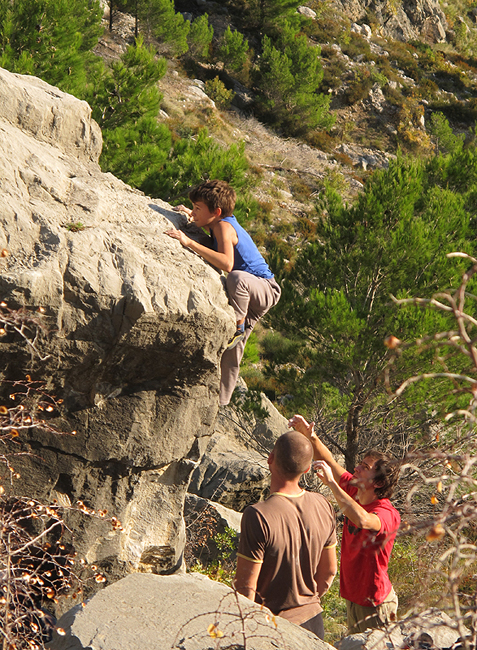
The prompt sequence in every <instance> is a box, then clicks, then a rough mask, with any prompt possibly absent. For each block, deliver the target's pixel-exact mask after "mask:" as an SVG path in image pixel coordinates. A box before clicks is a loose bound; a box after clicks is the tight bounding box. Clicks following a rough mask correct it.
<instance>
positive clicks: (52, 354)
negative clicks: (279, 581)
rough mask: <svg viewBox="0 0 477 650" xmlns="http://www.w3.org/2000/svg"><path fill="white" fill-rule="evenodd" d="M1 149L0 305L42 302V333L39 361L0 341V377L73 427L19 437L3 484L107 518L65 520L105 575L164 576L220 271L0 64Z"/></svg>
mask: <svg viewBox="0 0 477 650" xmlns="http://www.w3.org/2000/svg"><path fill="white" fill-rule="evenodd" d="M0 152H1V155H0V183H1V193H0V215H1V216H0V250H1V249H5V250H6V251H7V254H6V256H5V257H2V258H0V270H1V273H0V298H1V299H2V300H4V301H6V302H7V304H8V306H9V307H10V308H17V307H19V306H25V307H27V308H30V309H33V310H35V309H36V308H37V307H38V306H43V307H44V308H45V310H46V317H47V324H48V327H49V329H50V331H51V335H50V336H49V337H47V338H44V340H43V341H42V343H41V344H39V346H40V347H41V353H42V356H43V357H45V358H44V360H43V361H40V360H39V358H38V357H36V356H35V355H34V358H33V360H31V359H30V355H29V353H28V351H27V350H26V346H24V345H21V340H19V338H18V337H17V338H15V336H13V335H9V336H7V337H4V338H2V339H0V354H1V359H2V366H1V368H2V378H3V379H19V378H22V377H24V376H25V374H24V373H25V371H28V372H29V373H30V375H31V376H32V378H33V379H40V378H41V379H44V380H45V381H46V382H47V384H48V386H49V389H50V390H51V391H56V394H57V395H58V396H59V397H62V398H63V399H64V413H63V414H62V417H61V418H58V419H57V421H56V424H57V425H58V426H59V427H60V428H61V429H62V430H66V431H71V430H76V432H77V434H76V435H75V436H65V437H58V436H56V435H53V434H48V433H39V432H36V433H35V432H31V433H30V434H29V435H28V436H27V440H26V442H25V445H26V447H24V449H25V450H26V451H32V452H34V454H35V455H33V456H20V457H18V458H17V459H15V461H14V466H15V470H16V471H18V472H19V473H20V474H21V477H22V478H21V479H20V480H19V481H16V482H14V484H13V487H12V488H11V490H13V491H14V492H16V493H20V494H27V495H29V496H37V497H39V498H41V499H45V500H48V499H51V498H53V497H55V496H60V497H61V499H63V501H64V500H66V501H68V500H69V501H71V503H73V504H74V503H75V502H76V501H77V500H78V499H81V500H82V501H83V502H84V503H85V504H86V505H87V506H88V507H91V508H95V509H98V508H101V509H105V508H107V509H108V511H109V513H110V514H111V515H115V516H117V517H118V518H119V519H120V520H121V522H122V525H123V528H124V530H123V531H120V530H117V531H115V532H109V531H108V529H107V526H105V525H104V523H103V522H100V521H97V520H95V519H91V518H90V519H88V518H87V519H86V520H85V519H83V518H81V519H77V520H76V519H75V517H74V515H71V516H72V517H73V518H72V519H71V520H70V523H71V525H72V526H73V527H74V528H75V530H76V540H75V544H76V546H77V548H78V550H79V552H80V553H83V554H85V555H86V557H87V559H88V560H90V561H94V562H95V563H97V564H99V565H100V566H102V567H103V568H104V569H105V570H106V571H107V572H108V571H109V573H110V575H114V574H115V575H116V576H118V575H119V576H120V575H124V574H125V572H126V571H128V570H131V569H132V570H134V569H137V568H138V567H139V568H141V569H142V570H152V571H156V572H168V571H172V570H174V569H175V568H177V567H178V566H179V565H180V564H181V556H182V550H183V544H184V541H183V540H184V530H183V520H182V516H181V515H182V509H183V502H184V498H185V493H186V489H187V485H188V481H189V475H190V472H191V470H192V469H193V468H194V462H193V461H197V460H198V459H199V458H200V456H201V454H202V451H203V448H204V447H205V445H206V442H205V441H206V440H207V436H210V434H211V432H212V426H213V423H214V420H215V417H216V413H217V408H218V397H217V396H218V384H219V362H220V356H221V353H222V351H223V349H224V346H225V343H226V341H227V339H228V337H229V336H230V335H231V334H232V332H233V330H234V316H233V311H232V309H231V308H230V307H229V306H228V303H227V298H226V294H225V292H224V289H223V285H222V282H221V279H220V276H219V274H218V273H217V272H216V271H215V270H214V269H212V268H211V267H210V266H208V265H207V264H206V263H204V262H203V261H202V260H201V258H199V257H198V256H196V255H193V254H192V253H191V252H190V251H186V250H185V249H183V248H182V247H181V246H180V244H179V243H178V242H177V241H176V240H172V239H171V238H169V237H168V236H167V235H165V234H164V231H165V230H166V229H167V228H170V227H174V226H178V225H180V224H182V225H183V224H184V221H185V217H183V216H181V215H179V214H177V213H174V212H172V211H171V209H170V206H169V205H168V204H166V203H164V202H162V201H160V200H153V199H150V198H148V197H146V196H144V195H143V194H142V193H140V192H137V191H134V190H132V189H131V188H130V187H128V186H127V185H125V184H124V183H122V182H121V181H119V180H118V179H116V178H115V177H113V176H112V175H111V174H104V173H102V172H101V170H100V168H99V165H98V158H99V155H100V152H101V133H100V129H99V127H98V126H97V124H95V122H94V121H92V119H91V115H90V109H89V106H88V105H87V104H86V103H85V102H81V101H78V100H77V99H75V98H73V97H71V96H69V95H66V94H64V93H62V92H60V91H58V89H56V88H53V87H51V86H49V85H48V84H46V83H44V82H42V81H40V80H38V79H35V78H33V77H29V76H20V75H14V74H10V73H8V72H6V71H4V70H0ZM196 236H199V234H198V233H197V232H196ZM7 394H8V393H7ZM204 437H205V438H204ZM5 487H7V486H5Z"/></svg>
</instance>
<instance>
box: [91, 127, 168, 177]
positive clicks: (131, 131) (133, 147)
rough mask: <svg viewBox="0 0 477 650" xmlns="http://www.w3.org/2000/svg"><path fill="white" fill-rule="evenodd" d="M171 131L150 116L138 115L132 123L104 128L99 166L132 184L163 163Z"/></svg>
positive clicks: (166, 156)
mask: <svg viewBox="0 0 477 650" xmlns="http://www.w3.org/2000/svg"><path fill="white" fill-rule="evenodd" d="M171 145H172V137H171V132H170V131H169V129H168V128H167V126H165V125H164V124H158V123H157V120H156V119H155V118H152V117H142V118H140V119H139V120H138V121H137V122H136V123H135V124H133V125H126V126H119V127H117V128H116V129H113V130H112V131H105V133H104V140H103V152H102V155H101V167H102V169H103V171H108V172H111V173H112V174H114V175H115V176H117V177H118V178H121V179H122V180H124V181H125V182H127V183H128V184H129V185H132V186H133V187H142V186H143V185H144V183H145V182H146V179H147V178H148V177H149V176H150V174H151V173H154V172H155V170H156V169H158V168H160V167H161V166H162V165H164V163H165V162H166V160H167V158H168V155H169V152H170V150H171Z"/></svg>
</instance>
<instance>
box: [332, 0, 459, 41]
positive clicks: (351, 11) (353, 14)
mask: <svg viewBox="0 0 477 650" xmlns="http://www.w3.org/2000/svg"><path fill="white" fill-rule="evenodd" d="M335 2H336V4H337V6H338V7H339V8H340V9H343V10H344V11H345V12H346V14H347V15H348V16H349V17H350V19H351V20H352V21H356V22H363V21H364V20H367V15H368V12H370V11H371V12H373V14H374V16H375V17H376V19H377V21H378V22H379V24H380V26H381V33H382V35H383V36H385V37H388V38H394V39H397V40H401V41H409V40H412V39H415V38H419V37H423V38H425V39H427V40H428V41H429V42H431V43H440V42H443V41H444V40H445V38H446V36H445V34H446V30H447V27H448V25H447V19H446V17H445V14H444V12H443V11H442V9H441V7H440V4H439V2H438V0H404V1H403V2H402V3H399V4H396V5H393V6H391V5H390V4H389V3H388V2H386V0H335Z"/></svg>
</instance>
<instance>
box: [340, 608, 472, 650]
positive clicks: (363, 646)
mask: <svg viewBox="0 0 477 650" xmlns="http://www.w3.org/2000/svg"><path fill="white" fill-rule="evenodd" d="M463 630H464V634H466V635H467V634H470V632H469V630H468V629H467V628H465V627H464V628H463ZM422 634H425V635H429V637H430V640H429V639H428V638H426V642H428V643H429V642H432V644H433V645H432V647H433V648H450V647H452V646H453V645H454V644H455V643H456V641H457V640H458V639H459V637H460V633H459V629H458V625H457V621H456V620H455V619H452V618H451V617H450V616H448V614H446V613H445V612H442V611H440V610H438V609H436V608H431V609H427V610H425V611H423V612H420V613H416V614H414V613H412V612H410V613H408V614H406V615H405V616H404V617H403V618H402V619H401V620H400V621H398V622H397V623H395V624H393V625H391V626H389V628H388V629H386V630H366V631H365V632H361V633H360V634H350V635H349V636H346V637H344V638H343V639H341V640H340V641H339V643H338V644H337V646H336V647H337V648H338V650H394V648H418V647H421V646H420V645H419V637H420V636H421V635H422ZM422 647H424V646H422Z"/></svg>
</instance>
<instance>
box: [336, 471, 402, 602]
mask: <svg viewBox="0 0 477 650" xmlns="http://www.w3.org/2000/svg"><path fill="white" fill-rule="evenodd" d="M352 478H353V475H352V474H350V473H349V472H345V473H344V474H343V475H342V476H341V479H340V487H341V488H342V489H343V490H344V491H345V492H347V493H348V494H349V495H350V496H352V497H355V496H356V493H357V491H358V488H356V487H354V486H353V485H350V483H349V482H350V480H351V479H352ZM362 507H363V508H364V509H365V510H366V512H372V513H373V514H375V515H377V516H378V517H379V520H380V521H381V528H380V530H379V532H377V533H376V532H374V531H371V530H365V529H363V528H358V527H357V526H355V525H354V524H353V522H351V521H350V520H349V519H348V518H347V517H345V518H344V522H343V538H342V541H341V565H340V593H341V596H342V597H343V598H346V600H350V601H351V602H352V603H356V604H357V605H362V606H364V607H373V606H377V605H380V604H381V603H382V602H383V601H384V600H385V598H386V596H387V595H388V594H389V592H390V591H391V587H392V585H391V581H390V580H389V576H388V563H389V558H390V556H391V551H392V549H393V544H394V539H395V537H396V531H397V529H398V528H399V524H400V522H401V517H400V515H399V512H398V511H397V510H396V508H394V506H392V505H391V502H390V501H389V499H376V501H373V502H372V503H369V504H367V505H365V506H362Z"/></svg>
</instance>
